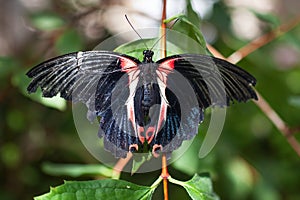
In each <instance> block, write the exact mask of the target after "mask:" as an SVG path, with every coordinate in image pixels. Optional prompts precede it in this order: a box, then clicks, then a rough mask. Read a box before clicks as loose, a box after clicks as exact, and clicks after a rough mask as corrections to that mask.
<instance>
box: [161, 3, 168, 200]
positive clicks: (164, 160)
mask: <svg viewBox="0 0 300 200" xmlns="http://www.w3.org/2000/svg"><path fill="white" fill-rule="evenodd" d="M162 3H163V8H162V15H161V35H162V36H165V37H163V38H162V39H161V48H162V50H161V58H164V57H166V55H167V49H166V47H167V45H166V44H167V39H166V24H165V23H164V21H165V19H166V17H167V0H162ZM161 177H162V178H163V191H164V200H168V199H169V192H168V177H169V172H168V166H167V156H166V154H165V153H163V155H162V170H161Z"/></svg>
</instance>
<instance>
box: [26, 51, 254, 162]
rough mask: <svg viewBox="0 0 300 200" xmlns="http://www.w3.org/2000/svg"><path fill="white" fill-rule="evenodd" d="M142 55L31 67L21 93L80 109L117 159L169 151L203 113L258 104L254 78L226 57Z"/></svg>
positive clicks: (63, 59) (87, 55)
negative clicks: (38, 92)
mask: <svg viewBox="0 0 300 200" xmlns="http://www.w3.org/2000/svg"><path fill="white" fill-rule="evenodd" d="M143 54H144V58H143V60H142V61H139V60H138V59H136V58H134V57H131V56H128V55H124V54H120V53H116V52H109V51H86V52H75V53H71V54H66V55H62V56H59V57H56V58H53V59H50V60H48V61H45V62H43V63H41V64H39V65H37V66H36V67H34V68H33V69H31V70H30V71H29V72H28V73H27V76H28V77H30V78H32V81H31V83H30V84H29V86H28V88H27V90H28V91H29V92H35V91H36V90H37V88H38V87H41V89H42V93H43V96H45V97H52V96H55V95H57V94H58V93H60V95H61V97H63V98H65V99H66V100H71V101H73V102H77V101H81V102H83V103H84V104H86V106H87V108H88V110H89V113H90V114H91V116H99V117H100V118H101V119H100V124H99V132H98V135H99V137H103V138H104V146H105V148H106V149H107V150H108V151H110V152H112V153H113V155H115V156H116V157H126V155H127V153H128V151H131V152H139V151H140V150H141V149H142V150H145V149H146V150H147V149H148V150H150V151H152V154H153V155H154V156H157V155H158V154H157V153H158V152H159V151H162V152H172V151H173V150H175V149H177V148H178V147H179V146H180V145H181V143H182V142H183V141H184V140H188V139H191V138H192V137H194V136H195V135H196V134H197V130H198V124H199V123H201V122H202V120H203V115H204V113H203V112H204V109H205V108H207V107H209V106H228V105H229V103H230V102H232V101H239V102H240V101H243V102H245V101H247V100H249V99H257V96H256V93H255V91H254V90H253V88H252V86H254V85H255V83H256V80H255V78H254V77H253V76H252V75H250V74H249V73H248V72H246V71H245V70H243V69H241V68H239V67H237V66H235V65H233V64H231V63H229V62H227V61H225V60H221V59H217V58H214V57H211V56H207V55H197V54H181V55H174V56H169V57H166V58H163V59H160V60H158V61H156V62H154V61H153V60H152V57H153V51H151V50H145V51H144V52H143ZM92 118H93V117H89V119H91V120H92Z"/></svg>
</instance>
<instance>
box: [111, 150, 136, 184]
mask: <svg viewBox="0 0 300 200" xmlns="http://www.w3.org/2000/svg"><path fill="white" fill-rule="evenodd" d="M132 156H133V155H132V153H130V152H129V153H127V156H126V158H120V159H119V160H118V162H117V163H116V164H115V166H114V168H113V172H112V178H113V179H119V177H120V175H121V171H122V170H123V169H124V167H125V166H126V165H127V163H128V162H129V160H130V159H131V158H132Z"/></svg>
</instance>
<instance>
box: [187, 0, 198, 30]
mask: <svg viewBox="0 0 300 200" xmlns="http://www.w3.org/2000/svg"><path fill="white" fill-rule="evenodd" d="M186 17H187V19H188V20H189V21H190V22H191V23H192V24H195V25H196V26H200V23H201V18H200V16H199V15H198V14H197V13H196V12H195V11H194V9H193V6H192V3H191V0H186Z"/></svg>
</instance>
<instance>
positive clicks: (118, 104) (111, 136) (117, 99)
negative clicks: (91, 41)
mask: <svg viewBox="0 0 300 200" xmlns="http://www.w3.org/2000/svg"><path fill="white" fill-rule="evenodd" d="M139 63H140V61H138V60H137V59H135V58H133V57H130V56H126V55H122V54H118V53H115V52H105V51H86V52H76V53H70V54H66V55H63V56H59V57H56V58H53V59H51V60H48V61H45V62H43V63H41V64H39V65H37V66H36V67H34V68H32V69H31V70H30V71H29V72H28V73H27V76H28V77H30V78H32V81H31V83H30V84H29V86H28V88H27V90H28V92H30V93H32V92H35V91H36V90H37V88H38V87H40V88H41V90H42V94H43V96H44V97H53V96H55V95H57V94H58V93H60V96H61V97H62V98H64V99H66V100H71V101H73V102H78V101H81V102H83V103H85V104H86V106H87V107H88V114H89V115H88V118H89V119H90V120H93V119H94V117H95V116H100V117H101V120H100V129H99V136H100V137H104V144H105V148H106V149H107V150H109V151H111V152H112V153H113V154H114V155H115V156H116V157H125V156H126V153H127V152H128V148H129V146H130V145H131V144H136V142H137V141H136V137H135V136H134V135H133V133H134V132H133V130H132V123H131V122H130V121H129V120H128V118H129V117H128V111H127V106H126V100H127V99H128V96H129V93H130V91H129V85H130V81H132V80H131V79H130V77H131V75H130V74H133V73H134V72H135V71H136V70H137V66H138V64H139ZM134 89H135V88H133V89H132V90H134Z"/></svg>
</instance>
